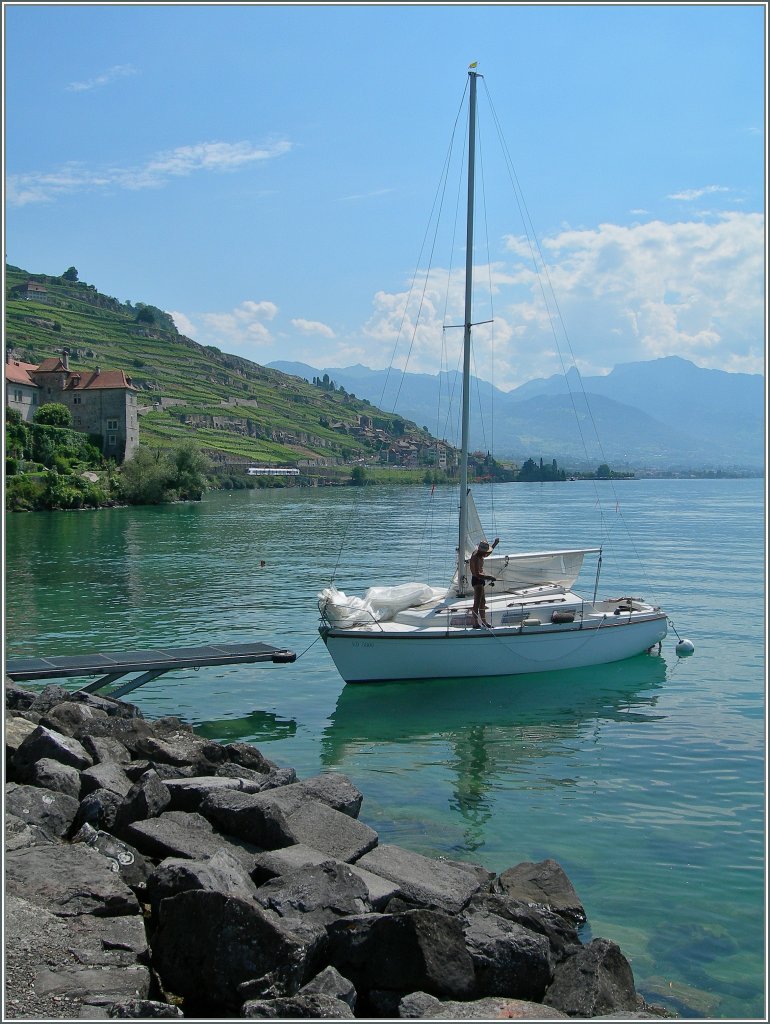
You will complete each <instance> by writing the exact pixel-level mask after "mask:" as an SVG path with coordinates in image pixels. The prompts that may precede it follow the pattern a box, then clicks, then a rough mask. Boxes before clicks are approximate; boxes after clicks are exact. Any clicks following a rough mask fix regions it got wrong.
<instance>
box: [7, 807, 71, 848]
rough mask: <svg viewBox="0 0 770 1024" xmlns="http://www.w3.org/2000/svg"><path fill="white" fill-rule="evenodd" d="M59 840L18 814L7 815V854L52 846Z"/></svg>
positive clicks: (8, 813)
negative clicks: (13, 851) (30, 848)
mask: <svg viewBox="0 0 770 1024" xmlns="http://www.w3.org/2000/svg"><path fill="white" fill-rule="evenodd" d="M57 842H58V840H57V839H56V838H55V837H54V836H52V835H51V833H50V832H46V831H45V829H42V828H41V827H40V826H39V825H35V824H32V823H30V822H28V821H24V820H23V819H22V818H19V817H18V816H17V815H16V814H11V812H10V811H6V814H5V852H6V853H9V852H10V851H11V850H26V849H28V848H29V847H30V846H52V845H53V844H54V843H57Z"/></svg>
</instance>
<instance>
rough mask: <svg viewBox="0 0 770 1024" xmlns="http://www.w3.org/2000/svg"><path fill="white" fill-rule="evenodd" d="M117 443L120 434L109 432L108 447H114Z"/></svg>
mask: <svg viewBox="0 0 770 1024" xmlns="http://www.w3.org/2000/svg"><path fill="white" fill-rule="evenodd" d="M117 443H118V435H117V434H108V435H107V447H108V448H114V447H115V445H116V444H117Z"/></svg>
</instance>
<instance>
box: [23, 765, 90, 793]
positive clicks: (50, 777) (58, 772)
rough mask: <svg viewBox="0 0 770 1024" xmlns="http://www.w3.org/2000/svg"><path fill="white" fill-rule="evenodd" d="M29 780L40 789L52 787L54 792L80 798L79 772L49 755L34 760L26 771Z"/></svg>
mask: <svg viewBox="0 0 770 1024" xmlns="http://www.w3.org/2000/svg"><path fill="white" fill-rule="evenodd" d="M27 775H28V778H29V782H30V784H31V785H33V786H40V787H41V788H42V789H52V790H54V792H56V793H64V794H65V796H69V797H72V799H73V800H78V801H79V800H80V772H79V771H78V770H77V768H72V767H71V766H70V765H68V764H62V763H61V761H54V760H52V759H51V758H50V757H41V758H40V760H39V761H35V763H34V764H32V765H31V766H30V768H29V770H28V772H27Z"/></svg>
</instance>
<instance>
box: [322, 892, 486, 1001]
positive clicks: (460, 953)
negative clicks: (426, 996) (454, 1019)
mask: <svg viewBox="0 0 770 1024" xmlns="http://www.w3.org/2000/svg"><path fill="white" fill-rule="evenodd" d="M327 932H328V935H329V950H328V959H329V962H330V963H331V964H332V966H333V967H336V968H337V970H338V971H339V972H340V974H342V975H343V977H345V978H349V979H350V980H351V981H352V983H353V985H354V986H355V988H356V991H357V992H358V993H359V995H360V994H361V992H362V991H366V992H368V991H370V990H372V989H387V990H390V991H392V992H398V993H401V994H402V995H405V994H406V993H408V992H413V991H416V990H418V989H419V990H422V991H425V992H429V993H431V994H433V995H437V996H454V997H456V998H462V997H467V996H470V995H472V993H473V986H474V973H473V963H472V961H471V958H470V955H469V953H468V950H467V949H466V946H465V941H464V939H463V933H462V928H461V927H460V923H459V921H458V920H457V919H456V918H454V917H451V916H450V915H449V914H447V913H444V912H443V911H441V910H411V911H407V912H405V913H401V914H366V915H361V916H354V917H345V918H341V919H340V920H339V921H335V922H333V923H332V924H330V925H329V926H328V928H327Z"/></svg>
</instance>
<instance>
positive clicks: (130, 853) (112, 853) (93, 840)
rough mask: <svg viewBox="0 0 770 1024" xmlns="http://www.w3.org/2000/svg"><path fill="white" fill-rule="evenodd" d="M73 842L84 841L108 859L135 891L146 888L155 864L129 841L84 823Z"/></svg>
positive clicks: (110, 865)
mask: <svg viewBox="0 0 770 1024" xmlns="http://www.w3.org/2000/svg"><path fill="white" fill-rule="evenodd" d="M72 842H73V843H84V844H85V845H86V846H88V847H89V848H90V849H92V850H95V851H96V852H97V853H98V854H100V855H101V856H102V857H105V858H106V859H107V861H108V865H109V868H110V870H111V871H116V872H117V873H118V874H119V875H120V877H121V878H122V879H123V881H124V882H125V883H126V885H127V886H129V887H130V888H131V889H133V890H134V892H137V891H138V890H140V889H142V890H143V889H144V886H145V884H146V882H147V879H148V878H149V876H150V874H151V872H152V870H153V865H152V864H151V863H150V862H149V861H148V860H147V859H146V858H145V857H143V856H142V854H141V853H139V851H138V850H136V849H134V847H133V846H130V845H129V844H128V843H124V842H123V841H122V840H120V839H116V838H115V836H112V835H110V834H109V832H104V831H102V830H101V829H96V828H94V827H93V826H92V825H89V824H84V825H82V826H81V828H80V829H79V830H78V831H77V832H76V833H75V835H74V836H73V837H72Z"/></svg>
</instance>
